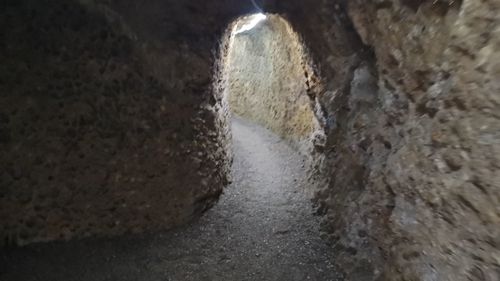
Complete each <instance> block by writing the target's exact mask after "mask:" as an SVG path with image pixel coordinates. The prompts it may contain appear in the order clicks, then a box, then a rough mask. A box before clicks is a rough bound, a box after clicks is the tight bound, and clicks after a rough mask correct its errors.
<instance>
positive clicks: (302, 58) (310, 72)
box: [218, 13, 321, 150]
mask: <svg viewBox="0 0 500 281" xmlns="http://www.w3.org/2000/svg"><path fill="white" fill-rule="evenodd" d="M219 64H220V67H219V68H218V69H220V71H219V72H220V73H219V75H220V77H219V81H221V85H220V89H221V93H222V99H223V101H224V102H223V104H224V105H225V106H227V107H228V108H229V109H228V111H230V113H229V114H232V115H237V116H239V117H242V118H245V119H248V120H251V121H253V122H255V123H258V124H260V125H263V126H265V127H267V128H268V129H270V130H271V131H273V132H274V133H276V134H278V135H279V136H281V137H282V138H284V139H286V140H287V141H289V143H290V144H292V146H294V148H296V149H299V150H303V149H306V148H307V147H308V146H309V145H310V137H311V135H313V134H314V133H315V132H318V131H320V128H321V126H320V123H319V122H318V120H319V119H318V116H316V114H315V108H316V104H317V101H316V100H315V99H314V96H316V95H315V94H314V92H315V91H317V90H318V89H319V88H320V87H319V85H320V83H319V79H317V78H316V77H317V76H316V75H314V69H313V67H312V63H311V60H310V59H309V57H308V55H307V52H306V51H305V48H304V45H303V44H302V41H301V40H300V37H299V36H298V34H297V33H296V32H295V31H294V30H293V28H292V27H291V25H290V24H289V22H288V21H287V20H286V19H284V18H283V17H281V16H279V15H275V14H261V13H258V14H251V15H246V16H242V17H240V18H238V19H236V20H235V21H233V22H232V23H231V24H230V25H229V27H228V29H227V31H226V34H225V36H224V39H223V48H222V51H221V55H220V61H219Z"/></svg>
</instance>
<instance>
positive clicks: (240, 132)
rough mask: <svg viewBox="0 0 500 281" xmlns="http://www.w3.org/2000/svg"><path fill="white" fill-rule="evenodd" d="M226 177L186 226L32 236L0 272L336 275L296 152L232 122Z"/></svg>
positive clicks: (183, 277)
mask: <svg viewBox="0 0 500 281" xmlns="http://www.w3.org/2000/svg"><path fill="white" fill-rule="evenodd" d="M233 138H234V141H233V142H234V153H235V159H234V166H233V180H234V182H233V183H232V184H231V186H229V187H228V188H227V189H226V192H225V194H224V195H223V196H222V197H221V199H220V201H219V203H218V204H217V205H216V206H215V207H214V208H213V209H211V210H210V211H208V212H207V213H206V214H205V215H204V216H203V217H202V218H200V219H199V220H197V221H195V222H193V223H192V224H191V225H189V226H186V227H183V228H178V229H176V230H174V231H169V232H165V233H156V234H143V235H129V236H123V237H119V238H111V239H85V240H82V241H72V242H67V243H62V242H57V243H46V244H35V245H31V246H28V247H24V248H18V249H9V250H4V251H3V252H1V253H0V280H2V281H10V280H20V281H21V280H22V281H30V280H43V281H59V280H60V281H63V280H64V281H72V280H79V281H100V280H109V281H111V280H113V281H118V280H119V281H126V280H144V281H149V280H151V281H152V280H162V281H188V280H196V281H201V280H203V281H209V280H212V281H225V280H228V281H239V280H280V281H281V280H283V281H294V280H297V281H299V280H300V281H303V280H318V281H319V280H342V277H341V276H340V274H339V273H338V271H337V270H335V267H334V266H333V253H332V251H331V249H330V248H329V247H328V246H327V245H326V244H325V242H324V241H322V240H321V239H320V238H319V222H318V218H317V217H314V216H313V215H312V210H311V206H310V201H309V200H308V198H307V195H306V192H305V190H304V186H306V183H305V178H306V176H305V171H304V170H305V169H304V167H303V165H304V164H303V160H302V158H301V157H300V156H299V155H298V154H297V153H296V152H294V151H293V150H292V149H291V148H290V147H289V146H287V145H286V143H285V142H283V141H282V140H281V139H280V138H278V137H277V136H275V135H273V134H272V133H270V132H269V131H267V130H266V129H264V128H262V127H260V126H257V125H255V124H251V123H249V122H248V121H244V120H241V119H238V118H235V119H234V120H233Z"/></svg>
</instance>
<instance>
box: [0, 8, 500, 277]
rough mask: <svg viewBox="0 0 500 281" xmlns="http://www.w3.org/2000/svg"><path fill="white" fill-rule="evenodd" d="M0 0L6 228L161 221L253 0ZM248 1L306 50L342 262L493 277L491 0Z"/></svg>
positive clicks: (200, 148) (185, 207)
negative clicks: (227, 35)
mask: <svg viewBox="0 0 500 281" xmlns="http://www.w3.org/2000/svg"><path fill="white" fill-rule="evenodd" d="M3 4H5V5H4V7H3V8H2V10H0V30H1V32H0V38H1V40H0V57H1V61H2V64H0V132H1V133H0V158H1V160H0V165H1V170H0V173H1V174H0V175H1V178H0V179H1V180H0V222H1V223H0V236H1V237H2V238H3V240H4V241H5V242H8V243H20V244H23V243H27V242H32V241H47V240H54V239H64V238H66V239H67V238H79V237H85V236H90V235H112V234H120V233H124V232H128V231H144V230H149V229H159V228H162V229H163V228H168V227H172V226H173V225H176V224H179V223H182V222H185V221H187V220H189V219H190V218H192V217H194V216H196V215H198V214H199V213H201V212H202V211H203V210H205V209H206V208H208V207H209V206H210V205H211V204H213V203H214V202H215V200H216V198H217V196H218V195H219V194H220V192H221V190H222V186H223V184H224V182H225V181H226V180H227V172H228V165H229V162H230V160H229V158H230V157H229V156H228V153H227V148H228V146H227V137H228V131H227V123H225V118H226V116H227V109H225V108H224V106H225V104H224V102H225V101H224V99H223V97H222V95H221V93H222V91H223V90H224V88H223V87H224V85H225V84H224V81H223V77H222V76H221V73H222V69H220V68H217V67H220V63H219V62H220V61H222V60H224V58H223V57H222V56H223V55H222V54H223V53H224V50H226V49H225V48H226V47H227V40H222V41H221V38H223V34H224V32H225V30H226V28H227V25H228V24H229V23H230V22H232V21H233V20H235V19H236V18H237V17H238V16H241V15H244V14H248V13H251V12H255V9H254V8H253V7H252V4H251V1H248V2H247V1H244V2H242V1H239V0H220V1H217V3H212V1H201V0H190V1H173V0H148V1H142V2H141V3H139V2H137V1H132V0H106V1H104V0H102V1H101V0H94V1H90V0H86V1H84V0H82V1H80V2H75V1H70V2H68V1H62V0H39V1H35V0H23V1H13V0H6V1H4V3H3ZM263 5H264V8H265V11H266V12H270V13H278V14H279V15H280V16H282V17H283V18H284V19H286V20H288V22H289V23H290V24H291V26H292V28H293V30H295V31H296V32H297V33H298V35H299V36H300V40H301V41H302V42H304V43H305V45H306V46H307V49H306V53H307V54H309V55H310V57H311V58H313V61H314V63H315V67H314V69H311V70H310V71H308V74H307V77H305V76H306V75H304V78H306V81H307V83H309V86H308V88H307V89H306V91H307V94H308V96H309V98H310V99H311V101H312V103H313V106H314V110H315V111H314V113H315V115H316V118H317V120H319V121H320V122H319V123H320V125H321V127H322V129H323V131H324V133H325V134H324V135H321V136H318V139H317V141H316V143H315V144H316V146H315V150H314V151H313V154H312V156H313V159H314V161H313V165H312V166H311V179H312V181H314V183H315V185H316V186H317V189H318V191H317V193H316V201H317V204H318V210H317V211H318V214H322V215H323V216H324V225H323V229H324V236H325V237H326V238H328V239H330V240H331V241H332V250H333V251H335V252H336V253H338V263H339V264H340V265H341V268H343V269H344V270H345V273H346V275H347V276H348V278H349V279H350V280H498V279H499V278H500V277H499V276H498V275H499V272H498V268H499V263H500V262H499V261H500V253H499V252H500V250H499V248H500V247H499V243H500V242H499V241H498V237H500V210H499V206H500V204H499V203H500V202H499V201H500V194H499V190H500V179H499V175H500V173H499V172H498V171H499V157H500V156H499V155H500V153H499V152H500V143H499V140H500V136H499V135H498V132H499V131H500V130H499V129H500V122H499V120H498V119H499V116H498V111H499V107H500V106H499V104H500V102H499V99H498V97H499V95H498V92H499V87H500V85H499V83H498V77H499V74H500V73H499V72H500V70H499V62H500V58H499V54H500V47H499V46H500V42H499V41H498V40H499V39H498V38H500V37H499V36H498V34H499V32H500V30H499V27H500V19H499V14H500V13H499V11H500V3H499V2H498V1H497V0H485V1H474V0H462V1H458V0H456V1H451V0H450V1H445V0H439V1H424V0H420V1H416V0H415V1H411V0H404V1H403V0H389V1H380V0H371V1H361V0H350V1H340V0H339V1H331V0H310V1H298V0H297V1H292V0H290V1H271V0H269V1H264V3H263ZM220 47H222V48H220ZM217 54H219V56H220V57H217ZM214 73H215V78H214ZM318 77H321V79H318ZM306 85H307V84H306Z"/></svg>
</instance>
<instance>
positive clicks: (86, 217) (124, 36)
mask: <svg viewBox="0 0 500 281" xmlns="http://www.w3.org/2000/svg"><path fill="white" fill-rule="evenodd" d="M148 4H149V5H154V4H155V3H153V2H149V3H148ZM166 4H167V5H168V3H166ZM143 7H144V8H147V9H145V11H149V12H156V11H157V10H155V9H153V7H151V6H148V5H146V4H144V5H143ZM134 8H135V4H131V3H128V4H127V3H125V1H119V3H113V2H112V1H106V2H104V1H102V2H101V1H100V2H94V1H85V2H84V1H82V2H76V1H70V2H68V1H62V0H42V1H38V0H37V1H35V0H33V1H32V0H25V1H4V2H3V4H2V9H1V11H0V30H1V32H0V34H1V40H0V42H1V43H0V58H1V61H2V64H1V65H0V132H1V133H0V136H1V138H0V171H1V172H0V176H1V178H0V238H1V241H2V243H7V244H12V243H14V244H25V243H28V242H33V241H49V240H55V239H69V238H81V237H86V236H92V235H116V234H121V233H124V232H141V231H145V230H154V229H165V228H170V227H172V226H175V225H178V224H180V223H184V222H186V221H187V220H189V219H191V218H192V217H195V216H197V215H199V214H200V213H201V212H203V211H204V210H206V209H207V208H208V207H209V206H211V205H212V204H213V203H214V202H215V201H216V199H217V197H218V195H219V194H220V193H221V191H222V187H223V185H224V184H225V183H226V182H227V175H228V166H229V160H230V159H229V157H228V155H227V152H226V151H227V147H226V145H227V138H226V136H227V134H226V133H225V131H224V130H225V128H226V122H225V117H226V113H227V112H225V111H224V110H223V109H222V107H221V103H220V97H219V94H218V93H217V92H216V91H215V89H213V87H212V75H213V69H212V67H213V61H214V59H215V58H213V57H212V56H211V54H212V49H213V46H215V45H216V42H217V40H216V39H215V38H217V37H216V36H215V35H214V37H213V38H206V37H198V36H194V33H189V30H190V29H189V28H185V29H183V32H182V33H179V32H178V28H179V27H180V26H185V21H186V20H185V19H184V18H183V17H179V18H175V17H173V16H172V17H171V18H170V22H169V23H170V30H169V29H168V28H166V27H164V28H163V29H162V32H163V34H165V33H166V34H167V38H168V40H164V39H165V37H163V38H162V37H156V36H155V35H151V32H150V31H149V30H148V28H151V27H152V25H154V24H156V21H154V20H158V18H157V17H156V18H155V17H150V18H151V22H146V21H142V20H141V18H140V16H144V17H146V16H148V14H147V13H146V12H144V11H143V13H140V16H137V18H134V19H130V18H128V15H130V13H131V11H132V10H133V9H134ZM188 8H189V7H186V6H185V5H180V6H179V5H170V7H169V10H168V11H170V12H171V13H176V12H178V10H182V9H185V10H186V11H187V10H188ZM176 9H177V10H176ZM180 14H182V13H180ZM164 15H166V13H165V14H164ZM148 24H149V25H148ZM192 29H193V30H194V29H195V28H194V27H193V28H192ZM193 32H194V31H193ZM197 32H200V34H201V33H202V32H203V30H199V31H197ZM221 33H222V32H220V34H221ZM153 38H154V40H153ZM162 40H163V41H162ZM200 45H201V46H200ZM197 48H198V49H197ZM199 48H204V50H203V52H202V53H200V51H199Z"/></svg>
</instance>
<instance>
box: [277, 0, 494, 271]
mask: <svg viewBox="0 0 500 281" xmlns="http://www.w3.org/2000/svg"><path fill="white" fill-rule="evenodd" d="M270 7H271V8H272V9H276V10H278V11H286V12H287V14H286V16H287V18H288V19H289V20H290V22H291V23H292V25H293V26H294V28H295V29H296V30H297V31H298V32H299V34H301V35H302V36H303V39H304V42H306V44H307V46H308V47H309V50H310V51H311V54H312V57H313V58H314V59H315V63H316V65H317V71H318V74H319V75H320V76H321V77H322V81H321V83H320V85H319V86H318V88H319V90H318V91H316V92H315V95H316V99H317V100H318V101H319V103H320V106H321V108H322V110H323V116H324V122H323V123H322V124H323V126H324V129H325V132H326V142H325V145H324V147H323V149H321V150H319V151H316V152H315V154H314V159H315V162H314V166H313V167H312V169H311V178H312V179H313V180H314V181H315V182H316V184H317V185H318V192H317V194H316V199H317V202H318V204H319V208H318V213H319V214H322V215H324V218H325V219H324V227H323V229H324V235H325V237H327V238H329V239H330V240H331V241H332V246H333V250H335V251H336V252H337V253H338V262H339V263H340V264H341V265H342V268H343V269H344V270H345V271H346V274H347V276H348V279H350V280H498V279H499V278H500V276H499V272H498V268H499V259H498V257H499V250H500V247H499V246H498V241H497V240H498V239H497V237H499V231H500V223H499V222H500V221H499V219H500V213H499V209H498V206H500V205H499V190H500V188H499V187H500V180H499V179H498V176H497V175H498V174H499V173H498V171H499V169H498V157H497V156H498V155H499V154H498V149H500V143H499V142H498V140H499V139H500V138H499V136H498V134H497V132H498V131H499V130H498V126H499V125H500V122H499V120H498V116H497V114H496V113H495V112H496V111H498V102H497V97H498V87H499V84H498V81H497V80H498V79H495V77H499V70H498V67H497V66H498V61H500V60H499V59H498V55H499V54H500V48H499V44H498V42H497V41H498V40H496V38H495V35H494V34H496V33H497V32H498V29H499V26H500V21H499V17H498V11H499V2H498V1H482V2H479V1H369V2H366V1H354V0H353V1H337V2H335V1H333V2H332V1H321V0H318V1H312V2H308V3H307V4H301V3H297V2H294V1H292V2H287V3H275V4H274V5H271V6H270ZM311 7H312V8H311ZM308 14H309V15H311V14H314V15H315V16H309V17H307V16H306V15H308ZM351 21H352V23H351ZM358 34H359V37H360V38H358ZM497 37H498V36H497Z"/></svg>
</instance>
